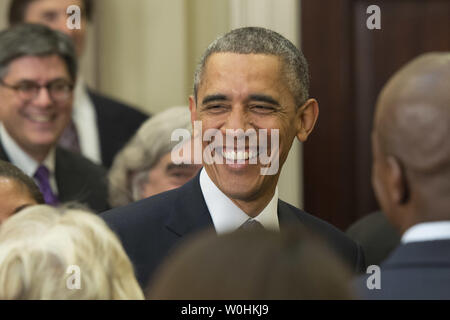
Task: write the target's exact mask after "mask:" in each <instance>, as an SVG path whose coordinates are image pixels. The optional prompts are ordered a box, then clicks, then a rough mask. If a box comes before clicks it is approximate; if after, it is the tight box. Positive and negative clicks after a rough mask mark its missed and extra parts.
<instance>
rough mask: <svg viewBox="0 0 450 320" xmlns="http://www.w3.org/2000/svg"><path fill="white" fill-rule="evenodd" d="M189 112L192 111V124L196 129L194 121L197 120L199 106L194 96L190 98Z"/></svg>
mask: <svg viewBox="0 0 450 320" xmlns="http://www.w3.org/2000/svg"><path fill="white" fill-rule="evenodd" d="M189 110H190V111H191V123H192V127H194V121H195V120H197V105H196V103H195V98H194V96H193V95H190V96H189Z"/></svg>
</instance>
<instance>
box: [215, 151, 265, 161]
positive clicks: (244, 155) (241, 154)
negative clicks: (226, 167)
mask: <svg viewBox="0 0 450 320" xmlns="http://www.w3.org/2000/svg"><path fill="white" fill-rule="evenodd" d="M256 155H257V153H256V152H254V151H249V152H247V151H238V152H236V151H234V150H233V151H225V152H224V153H223V156H224V157H225V159H227V160H248V159H250V158H254V157H256Z"/></svg>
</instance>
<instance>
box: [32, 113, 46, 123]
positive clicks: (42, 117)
mask: <svg viewBox="0 0 450 320" xmlns="http://www.w3.org/2000/svg"><path fill="white" fill-rule="evenodd" d="M28 119H30V120H31V121H34V122H41V123H44V122H50V121H51V120H52V117H51V116H49V115H28Z"/></svg>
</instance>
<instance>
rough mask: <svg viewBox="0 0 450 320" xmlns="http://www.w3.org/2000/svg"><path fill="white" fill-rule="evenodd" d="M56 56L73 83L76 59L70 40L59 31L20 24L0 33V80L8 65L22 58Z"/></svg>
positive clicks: (35, 25)
mask: <svg viewBox="0 0 450 320" xmlns="http://www.w3.org/2000/svg"><path fill="white" fill-rule="evenodd" d="M50 55H58V56H60V57H61V58H62V59H63V61H64V62H65V63H66V66H67V71H68V72H69V74H70V76H71V78H72V80H73V81H75V79H76V74H77V67H78V65H77V57H76V53H75V48H74V46H73V44H72V40H71V39H70V38H69V37H68V36H67V35H65V34H63V33H62V32H59V31H54V30H52V29H50V28H48V27H46V26H43V25H38V24H20V25H16V26H14V27H11V28H9V29H6V30H4V31H2V32H0V79H3V77H4V76H5V75H6V74H7V72H8V66H9V64H10V63H11V62H12V61H13V60H15V59H17V58H21V57H24V56H37V57H45V56H50Z"/></svg>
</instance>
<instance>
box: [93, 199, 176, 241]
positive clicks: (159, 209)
mask: <svg viewBox="0 0 450 320" xmlns="http://www.w3.org/2000/svg"><path fill="white" fill-rule="evenodd" d="M177 198H178V192H177V191H176V190H171V191H167V192H163V193H160V194H157V195H154V196H152V197H149V198H145V199H142V200H139V201H136V202H132V203H130V204H127V205H125V206H122V207H118V208H114V209H111V210H108V211H106V212H103V213H102V214H101V216H102V218H103V219H104V220H105V221H106V222H107V223H108V225H110V227H111V228H112V229H114V230H115V231H116V232H118V233H121V231H122V230H123V231H125V230H133V233H134V232H135V231H136V230H140V229H141V228H144V229H148V225H149V223H150V224H153V223H156V222H158V225H162V224H161V223H163V221H164V220H165V219H167V217H168V213H169V212H171V211H172V206H173V204H174V203H175V200H176V199H177ZM136 235H137V234H136V233H134V234H133V236H136Z"/></svg>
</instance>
